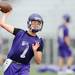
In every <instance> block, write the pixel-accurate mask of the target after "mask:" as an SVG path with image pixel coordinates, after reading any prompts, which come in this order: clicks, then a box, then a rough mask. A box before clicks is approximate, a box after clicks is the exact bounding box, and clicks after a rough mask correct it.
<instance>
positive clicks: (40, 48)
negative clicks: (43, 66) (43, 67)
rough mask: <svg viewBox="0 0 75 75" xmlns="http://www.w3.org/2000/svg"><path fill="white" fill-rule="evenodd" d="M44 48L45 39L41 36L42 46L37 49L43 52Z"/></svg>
mask: <svg viewBox="0 0 75 75" xmlns="http://www.w3.org/2000/svg"><path fill="white" fill-rule="evenodd" d="M43 48H44V41H43V39H42V38H41V39H40V47H39V48H38V50H37V51H41V52H43Z"/></svg>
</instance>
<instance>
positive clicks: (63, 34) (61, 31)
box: [58, 25, 69, 46]
mask: <svg viewBox="0 0 75 75" xmlns="http://www.w3.org/2000/svg"><path fill="white" fill-rule="evenodd" d="M66 36H69V30H68V28H67V27H66V26H65V25H61V26H60V27H59V28H58V44H59V46H67V44H66V43H65V41H64V40H65V37H66Z"/></svg>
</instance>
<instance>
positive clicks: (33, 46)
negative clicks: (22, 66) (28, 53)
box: [32, 42, 40, 51]
mask: <svg viewBox="0 0 75 75" xmlns="http://www.w3.org/2000/svg"><path fill="white" fill-rule="evenodd" d="M39 46H40V44H39V42H36V43H35V44H32V49H33V51H37V49H38V48H39Z"/></svg>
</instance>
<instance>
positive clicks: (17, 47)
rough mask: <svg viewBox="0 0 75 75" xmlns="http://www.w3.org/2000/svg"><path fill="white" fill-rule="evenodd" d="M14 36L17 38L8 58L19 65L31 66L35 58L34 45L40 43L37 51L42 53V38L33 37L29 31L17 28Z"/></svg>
mask: <svg viewBox="0 0 75 75" xmlns="http://www.w3.org/2000/svg"><path fill="white" fill-rule="evenodd" d="M13 34H14V35H15V38H14V40H13V44H12V48H11V50H10V52H9V53H8V56H7V57H8V58H10V59H12V60H13V61H16V62H19V63H23V64H29V63H30V60H31V59H32V57H33V56H34V53H33V50H32V44H35V42H39V43H40V47H39V48H38V50H37V51H42V50H43V41H42V38H39V37H38V36H37V35H36V36H31V35H29V34H28V33H27V31H24V30H21V29H16V28H15V30H14V33H13Z"/></svg>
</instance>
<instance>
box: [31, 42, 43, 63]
mask: <svg viewBox="0 0 75 75" xmlns="http://www.w3.org/2000/svg"><path fill="white" fill-rule="evenodd" d="M43 46H44V43H43V41H41V43H40V44H39V42H37V43H36V44H35V45H33V46H32V47H33V52H34V59H35V62H36V63H37V64H40V63H41V61H42V52H43Z"/></svg>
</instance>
